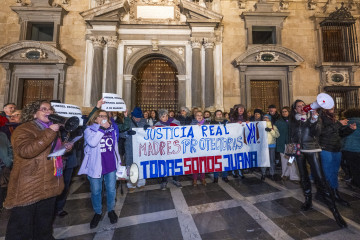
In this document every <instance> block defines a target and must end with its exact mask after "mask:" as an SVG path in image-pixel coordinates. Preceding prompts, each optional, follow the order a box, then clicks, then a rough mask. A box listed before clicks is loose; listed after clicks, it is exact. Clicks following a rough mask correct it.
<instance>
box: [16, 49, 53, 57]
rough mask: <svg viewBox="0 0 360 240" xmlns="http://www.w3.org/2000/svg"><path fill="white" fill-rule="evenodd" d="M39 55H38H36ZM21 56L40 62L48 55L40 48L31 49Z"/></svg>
mask: <svg viewBox="0 0 360 240" xmlns="http://www.w3.org/2000/svg"><path fill="white" fill-rule="evenodd" d="M34 53H37V54H34ZM20 56H21V57H22V58H27V59H30V60H39V59H46V58H47V53H46V52H44V51H43V50H42V49H38V48H30V49H28V50H26V51H25V52H23V53H21V54H20Z"/></svg>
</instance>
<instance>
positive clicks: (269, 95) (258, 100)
mask: <svg viewBox="0 0 360 240" xmlns="http://www.w3.org/2000/svg"><path fill="white" fill-rule="evenodd" d="M250 86H251V110H254V109H255V108H259V109H262V110H263V111H265V112H266V111H267V109H268V106H269V105H270V104H275V105H276V106H277V107H278V108H279V107H280V91H279V81H265V80H254V81H251V82H250Z"/></svg>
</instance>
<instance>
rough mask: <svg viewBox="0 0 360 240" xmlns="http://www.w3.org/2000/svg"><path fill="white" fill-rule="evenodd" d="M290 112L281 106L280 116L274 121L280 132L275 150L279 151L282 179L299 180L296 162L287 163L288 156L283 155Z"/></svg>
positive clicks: (287, 137) (287, 135)
mask: <svg viewBox="0 0 360 240" xmlns="http://www.w3.org/2000/svg"><path fill="white" fill-rule="evenodd" d="M290 112H291V110H290V108H289V107H283V108H282V109H281V117H280V118H279V120H277V121H276V123H275V125H276V127H277V128H278V129H279V133H280V137H278V138H277V139H276V151H277V152H279V153H280V158H281V169H282V174H281V177H282V179H283V180H286V179H287V178H290V181H299V180H300V177H299V173H298V170H297V167H296V164H295V163H294V162H292V163H289V157H288V156H286V155H285V145H286V144H288V143H289V118H290Z"/></svg>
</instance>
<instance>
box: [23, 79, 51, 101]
mask: <svg viewBox="0 0 360 240" xmlns="http://www.w3.org/2000/svg"><path fill="white" fill-rule="evenodd" d="M53 92H54V80H52V79H41V80H39V79H24V90H23V100H22V107H24V106H25V105H26V104H28V103H30V102H33V101H36V100H39V99H44V100H52V99H53Z"/></svg>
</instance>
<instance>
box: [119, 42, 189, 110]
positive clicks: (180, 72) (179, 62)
mask: <svg viewBox="0 0 360 240" xmlns="http://www.w3.org/2000/svg"><path fill="white" fill-rule="evenodd" d="M154 59H161V60H162V61H165V62H166V63H168V66H172V68H173V69H174V71H173V72H174V73H175V75H174V76H175V79H174V81H175V82H176V84H175V82H174V85H173V86H174V87H175V88H176V93H175V94H173V95H172V96H173V97H172V98H173V100H171V102H173V101H175V103H171V106H170V105H164V106H163V108H168V109H171V110H178V108H179V107H181V106H186V80H185V77H184V76H185V74H186V67H185V62H184V60H183V59H182V58H181V56H179V55H178V54H177V53H176V52H174V51H173V50H171V49H167V48H160V49H159V50H157V51H154V50H153V49H152V48H144V49H141V50H138V51H137V52H135V53H134V54H133V55H132V56H130V58H129V59H128V60H127V61H126V63H125V67H124V84H123V86H124V87H123V96H124V97H123V98H124V100H125V102H127V103H130V104H129V106H131V108H133V107H134V106H136V104H138V103H139V101H138V100H137V96H139V92H138V91H140V89H138V88H139V85H138V84H137V83H138V81H141V79H138V73H139V71H140V70H141V67H142V66H143V65H144V64H145V63H146V62H149V61H152V60H154ZM159 83H161V82H159ZM169 84H170V83H169ZM157 87H160V89H159V90H161V91H164V90H162V89H164V88H163V87H161V85H159V86H157ZM157 94H159V93H157ZM160 94H161V93H160ZM162 100H164V99H162V98H160V101H162ZM155 101H156V98H155ZM165 101H168V100H165ZM143 104H145V103H141V105H143ZM151 104H152V105H153V106H154V107H155V108H156V106H155V105H154V104H153V103H151ZM150 108H151V106H148V107H145V109H150ZM158 108H162V107H161V104H160V106H159V107H158Z"/></svg>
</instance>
